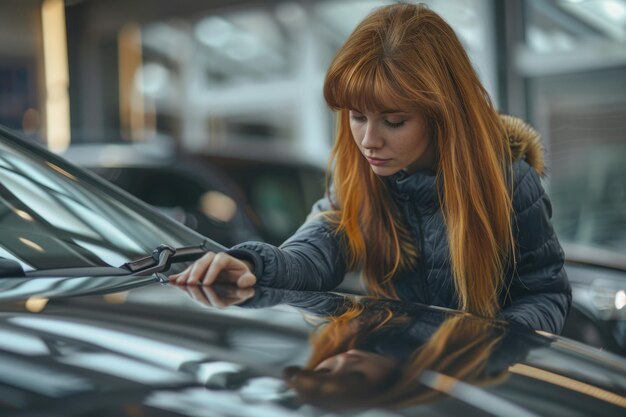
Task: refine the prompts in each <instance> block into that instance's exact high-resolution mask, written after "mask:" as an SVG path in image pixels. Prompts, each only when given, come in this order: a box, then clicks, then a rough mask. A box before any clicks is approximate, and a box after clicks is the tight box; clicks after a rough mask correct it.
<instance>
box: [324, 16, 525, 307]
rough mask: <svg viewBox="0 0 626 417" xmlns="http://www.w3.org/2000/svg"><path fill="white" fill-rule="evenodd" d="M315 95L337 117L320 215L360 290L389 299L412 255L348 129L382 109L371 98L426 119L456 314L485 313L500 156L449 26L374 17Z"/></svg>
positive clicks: (503, 168)
mask: <svg viewBox="0 0 626 417" xmlns="http://www.w3.org/2000/svg"><path fill="white" fill-rule="evenodd" d="M324 97H325V99H326V101H327V103H328V105H329V106H330V107H331V108H333V109H335V110H336V111H337V112H338V120H337V122H338V129H337V136H336V141H335V145H334V147H333V150H332V158H331V163H330V165H329V167H330V168H331V169H332V174H331V175H332V183H333V187H334V201H336V204H337V205H336V207H335V210H334V211H333V212H331V213H328V214H329V215H328V218H329V219H331V220H332V221H334V222H335V223H336V226H337V232H338V233H340V234H342V236H344V238H345V240H346V243H347V247H348V248H349V256H348V259H349V264H350V266H351V267H352V268H353V269H357V268H362V270H363V274H364V278H365V283H366V285H367V287H368V288H369V290H370V292H371V293H373V294H375V295H379V296H386V297H392V298H397V294H396V292H395V290H394V286H393V282H392V280H393V277H394V276H395V275H396V274H397V273H398V272H399V271H401V270H403V269H406V268H410V267H411V266H413V265H414V264H415V262H417V261H418V257H419V254H418V253H416V249H415V247H414V245H413V243H412V240H411V237H410V234H409V232H408V230H407V228H406V226H405V224H404V223H403V220H402V218H401V215H400V214H399V210H398V208H397V207H396V206H395V204H393V203H392V201H393V200H392V199H391V198H390V195H389V191H388V190H387V188H386V185H385V184H384V182H383V180H382V179H381V178H380V177H378V176H377V175H375V174H374V173H373V172H372V170H371V169H370V167H369V165H368V163H367V162H366V161H365V159H364V158H363V157H362V155H361V153H360V151H359V149H358V147H357V145H356V143H355V141H354V138H353V137H352V133H351V131H350V125H349V122H350V120H349V114H348V113H349V110H350V109H367V110H382V106H383V98H385V99H387V98H388V97H391V99H392V100H393V102H394V104H395V105H397V106H399V107H401V108H403V109H413V110H416V111H420V112H422V113H423V114H424V115H425V116H426V118H427V119H428V120H429V128H430V133H431V135H432V140H434V141H435V142H436V147H437V154H438V156H437V183H438V184H439V187H438V188H439V191H440V195H439V200H440V204H441V207H442V210H443V215H444V219H445V222H446V226H447V234H448V242H449V248H450V261H451V266H452V271H453V275H454V284H455V289H456V293H457V296H458V300H459V302H458V307H459V308H460V309H462V310H465V311H469V312H471V313H474V314H477V315H481V316H488V317H493V316H495V315H496V314H497V313H498V311H499V309H500V307H499V303H498V300H499V294H500V292H501V291H502V287H503V282H504V280H503V275H504V271H505V265H506V262H507V257H508V256H510V255H512V254H513V253H514V251H513V245H514V243H513V238H512V236H513V234H512V225H511V212H512V202H511V184H510V183H509V181H507V178H509V176H508V175H507V169H508V170H510V158H511V156H510V149H509V146H508V144H507V142H506V140H505V133H504V128H503V126H502V124H501V122H500V120H499V116H498V114H497V112H496V110H495V109H494V107H493V105H492V103H491V101H490V99H489V96H488V94H487V92H486V90H485V89H484V87H483V86H482V85H481V83H480V81H479V79H478V76H477V74H476V72H475V71H474V69H473V68H472V65H471V62H470V60H469V58H468V56H467V54H466V52H465V50H464V49H463V46H462V44H461V42H460V41H459V39H458V38H457V36H456V35H455V33H454V31H453V30H452V28H451V27H450V26H449V25H448V24H447V23H446V22H445V21H444V20H443V19H442V18H441V17H439V16H438V15H437V14H436V13H434V12H433V11H431V10H429V9H428V8H427V7H426V6H424V5H412V4H395V5H390V6H385V7H382V8H380V9H377V10H376V11H374V12H373V13H372V14H370V15H369V16H368V17H367V18H365V20H363V22H361V23H360V24H359V25H358V26H357V28H356V29H355V30H354V32H353V33H352V34H351V35H350V36H349V38H348V39H347V41H346V42H345V44H344V45H343V46H342V47H341V48H340V49H339V51H338V52H337V54H336V56H335V58H334V60H333V61H332V63H331V65H330V68H329V70H328V72H327V75H326V79H325V83H324ZM385 101H387V100H385Z"/></svg>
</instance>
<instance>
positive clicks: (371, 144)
mask: <svg viewBox="0 0 626 417" xmlns="http://www.w3.org/2000/svg"><path fill="white" fill-rule="evenodd" d="M383 143H384V141H383V138H382V137H381V136H380V132H379V131H378V129H376V127H375V126H374V125H373V124H372V123H368V124H367V127H366V128H365V133H364V134H363V139H362V140H361V146H362V147H363V148H365V149H379V148H381V147H382V145H383Z"/></svg>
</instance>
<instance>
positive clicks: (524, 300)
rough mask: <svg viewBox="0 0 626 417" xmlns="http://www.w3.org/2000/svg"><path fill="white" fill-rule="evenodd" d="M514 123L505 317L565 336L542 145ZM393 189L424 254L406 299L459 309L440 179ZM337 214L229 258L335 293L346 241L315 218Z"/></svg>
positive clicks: (397, 180) (424, 176) (280, 281)
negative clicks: (512, 257)
mask: <svg viewBox="0 0 626 417" xmlns="http://www.w3.org/2000/svg"><path fill="white" fill-rule="evenodd" d="M505 122H506V120H505ZM507 123H508V127H509V128H510V129H509V135H510V137H509V141H510V143H511V145H512V149H513V153H514V157H515V158H517V159H516V160H515V161H514V162H513V174H514V191H513V193H514V194H513V209H514V219H513V221H514V223H513V224H514V234H515V239H516V248H517V252H518V253H517V256H516V259H517V265H516V268H515V270H513V268H512V267H510V268H509V270H508V272H507V276H506V280H507V281H506V282H505V288H509V291H508V292H507V293H506V294H505V293H504V292H503V294H502V295H501V299H500V301H501V305H502V306H503V309H502V312H501V315H500V317H501V318H502V319H505V320H508V321H513V322H515V323H517V324H521V325H524V326H526V327H529V328H532V329H537V330H546V331H549V332H553V333H559V332H560V331H561V330H562V328H563V325H564V322H565V318H566V316H567V313H568V311H569V308H570V305H571V288H570V285H569V282H568V280H567V276H566V274H565V271H564V269H563V263H564V253H563V250H562V248H561V246H560V244H559V242H558V239H557V236H556V234H555V232H554V229H553V227H552V224H551V222H550V217H551V215H552V208H551V204H550V201H549V199H548V196H547V195H546V194H545V192H544V189H543V187H542V185H541V181H540V177H539V172H542V171H543V158H542V154H541V152H540V147H539V137H538V135H536V133H534V131H532V130H529V129H528V128H527V127H526V126H522V127H523V129H517V130H516V126H517V127H518V128H519V127H520V126H519V125H516V123H519V121H517V120H515V119H512V120H510V121H509V122H507ZM512 123H513V124H512ZM518 130H519V131H518ZM531 133H532V134H531ZM529 162H530V163H531V164H533V167H534V168H533V167H531V166H530V164H529ZM538 171H539V172H538ZM386 182H387V185H388V187H389V188H390V190H391V195H392V196H393V198H394V200H395V201H396V203H397V204H398V206H399V207H400V209H401V211H402V213H403V216H404V220H405V222H406V223H405V224H407V225H408V227H409V229H410V230H411V232H412V235H413V238H414V241H415V244H416V246H417V253H419V260H418V262H417V264H416V265H415V266H414V268H412V269H411V270H406V271H404V272H401V273H399V274H398V276H396V277H395V278H394V284H395V287H396V290H397V293H398V296H399V297H400V298H401V299H402V300H406V301H413V302H419V303H424V304H429V305H436V306H442V307H448V308H454V309H456V308H458V299H457V297H456V295H455V290H454V283H453V280H452V271H451V265H450V261H449V248H448V240H447V233H446V226H445V224H444V220H443V213H442V211H441V209H440V206H439V201H438V198H437V191H436V190H437V188H436V187H437V184H436V181H435V176H434V174H432V173H429V172H416V173H414V174H412V175H406V174H405V173H404V172H403V171H401V172H399V173H397V174H395V175H392V176H390V177H387V178H386ZM329 208H330V202H329V201H328V199H322V200H320V201H319V202H318V203H316V204H315V205H314V207H313V210H312V212H311V213H312V215H310V216H309V220H308V221H307V222H306V223H305V224H304V225H302V226H301V227H300V229H299V230H298V231H297V232H296V233H295V234H294V235H293V236H292V237H291V238H289V239H288V240H287V241H285V242H284V243H283V244H282V245H281V246H280V247H275V246H272V245H269V244H266V243H259V242H246V243H242V244H239V245H237V246H235V247H233V249H231V250H230V251H229V253H231V254H232V255H233V256H236V257H240V258H244V259H248V260H250V261H252V263H253V264H254V266H255V270H254V273H255V275H256V277H257V280H258V284H259V285H263V286H269V287H276V288H286V289H297V290H316V291H320V290H321V291H323V290H331V289H333V288H335V287H336V286H338V285H339V284H340V283H341V281H342V280H343V278H344V275H345V273H346V272H347V271H346V259H345V253H346V249H345V248H344V247H343V244H342V242H341V239H340V238H339V236H337V235H336V234H334V233H333V229H332V227H331V226H330V225H329V224H328V223H327V222H326V220H325V219H324V218H323V216H315V215H314V214H315V213H318V212H320V211H323V210H326V209H329Z"/></svg>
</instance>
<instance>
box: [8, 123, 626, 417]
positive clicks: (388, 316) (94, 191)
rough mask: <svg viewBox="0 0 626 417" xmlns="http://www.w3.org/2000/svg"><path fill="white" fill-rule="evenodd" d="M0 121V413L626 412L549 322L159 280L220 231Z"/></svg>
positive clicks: (623, 383)
mask: <svg viewBox="0 0 626 417" xmlns="http://www.w3.org/2000/svg"><path fill="white" fill-rule="evenodd" d="M0 135H1V136H2V140H1V141H0V212H1V213H2V217H1V218H0V277H1V278H0V414H2V415H3V416H4V415H6V416H40V415H45V416H87V415H89V416H93V415H97V416H133V417H134V416H211V417H212V416H277V417H281V416H336V415H342V416H343V415H353V416H376V417H379V416H380V417H386V416H421V415H429V416H458V415H467V416H487V415H491V416H493V415H497V416H537V415H550V416H553V415H568V416H569V415H577V416H582V415H589V416H595V415H599V414H601V415H607V416H613V415H615V416H618V415H620V416H621V415H624V413H625V412H626V361H625V360H624V359H622V358H621V357H619V356H615V355H611V354H608V353H605V352H602V351H600V350H597V349H594V348H591V347H587V346H585V345H582V344H579V343H577V342H574V341H571V340H569V339H565V338H562V337H559V336H555V335H551V334H547V333H544V332H533V331H529V330H526V329H523V328H517V327H515V326H511V325H509V324H507V323H505V322H500V321H493V320H485V319H480V318H476V317H473V316H471V315H468V314H465V313H460V312H456V311H453V310H448V309H443V308H435V307H429V306H424V305H419V304H411V303H403V302H399V301H392V300H381V299H376V298H370V297H359V296H348V295H343V294H337V293H317V292H297V291H288V290H279V289H270V288H263V287H256V288H253V289H243V290H242V289H237V288H233V287H228V286H219V285H216V286H213V287H179V286H175V285H171V284H169V283H168V282H167V279H166V276H165V274H169V273H171V272H176V271H180V270H181V269H182V268H184V267H185V266H186V265H188V264H189V262H190V261H192V260H194V259H196V258H198V257H199V256H201V255H202V254H203V253H205V252H206V251H207V250H219V249H220V248H222V247H221V246H220V245H219V244H218V243H215V242H214V241H212V240H210V239H208V238H205V237H203V236H201V235H199V234H197V233H195V232H193V231H191V230H189V229H187V228H186V227H184V226H182V225H181V224H180V223H177V222H175V221H173V220H172V219H170V218H168V217H166V216H164V215H163V214H161V213H160V212H158V211H156V210H155V209H153V208H151V207H149V206H148V205H146V204H145V203H143V202H141V201H140V200H138V199H136V198H134V197H132V196H130V195H128V194H127V193H124V192H122V191H120V190H118V189H117V188H115V187H113V186H111V185H110V184H108V183H107V182H105V181H104V180H102V179H100V178H99V177H96V176H95V175H94V174H90V173H87V172H85V171H83V170H81V169H78V168H76V167H74V166H72V165H71V164H68V163H66V162H65V161H63V160H62V159H61V158H59V157H57V156H54V155H52V154H50V153H48V152H47V151H45V150H43V149H41V148H39V147H38V146H36V145H32V144H28V143H26V142H24V141H22V140H20V139H19V138H17V137H16V136H15V135H13V134H12V133H10V132H8V131H6V130H4V129H1V130H0ZM218 307H219V308H218Z"/></svg>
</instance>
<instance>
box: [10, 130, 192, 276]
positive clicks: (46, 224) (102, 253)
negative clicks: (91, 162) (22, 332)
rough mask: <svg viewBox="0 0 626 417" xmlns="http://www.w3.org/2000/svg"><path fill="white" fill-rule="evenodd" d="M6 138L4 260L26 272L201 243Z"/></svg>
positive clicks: (105, 262)
mask: <svg viewBox="0 0 626 417" xmlns="http://www.w3.org/2000/svg"><path fill="white" fill-rule="evenodd" d="M0 138H1V140H0V213H1V217H0V258H5V259H10V260H13V261H16V262H18V263H19V264H20V265H21V266H22V269H23V270H24V271H26V272H28V271H33V270H41V269H53V268H70V267H88V266H109V265H110V266H120V265H122V264H124V263H125V262H128V261H131V260H133V259H136V258H138V257H141V256H145V255H146V254H150V253H151V252H152V250H153V249H154V248H155V247H157V246H158V245H161V244H167V245H170V246H172V247H180V246H190V245H197V244H199V243H200V242H201V241H202V240H203V238H202V237H201V236H199V235H197V234H195V233H194V232H192V231H191V230H189V229H186V228H184V227H181V226H179V225H177V224H176V223H174V222H173V221H171V220H169V219H167V218H165V217H163V216H161V215H159V214H158V213H156V212H154V211H152V210H150V209H147V208H146V207H145V206H144V205H142V204H141V203H140V202H138V201H136V200H134V199H133V198H130V197H128V196H126V195H124V194H122V193H120V192H118V191H117V190H116V189H113V188H112V187H110V186H108V185H107V184H105V183H104V182H103V181H100V180H98V179H96V178H95V177H94V176H91V175H89V174H87V173H85V172H83V171H81V170H80V169H77V168H75V167H73V166H72V165H70V164H68V163H66V162H64V161H63V160H62V159H60V158H58V157H56V156H55V155H52V154H50V153H49V152H47V151H45V150H43V149H40V148H39V147H37V146H35V145H32V144H28V143H25V142H23V141H21V140H20V139H18V138H16V137H14V136H13V135H12V134H11V133H9V132H6V131H4V130H1V129H0ZM154 188H155V190H154V191H155V192H158V185H156V184H155V185H154Z"/></svg>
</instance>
